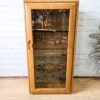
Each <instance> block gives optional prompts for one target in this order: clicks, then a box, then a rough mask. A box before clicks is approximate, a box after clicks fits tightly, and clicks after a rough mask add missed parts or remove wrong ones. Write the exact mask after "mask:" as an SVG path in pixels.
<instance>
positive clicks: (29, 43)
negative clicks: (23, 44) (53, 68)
mask: <svg viewBox="0 0 100 100" xmlns="http://www.w3.org/2000/svg"><path fill="white" fill-rule="evenodd" d="M32 48H33V43H32V41H31V40H29V41H28V49H32Z"/></svg>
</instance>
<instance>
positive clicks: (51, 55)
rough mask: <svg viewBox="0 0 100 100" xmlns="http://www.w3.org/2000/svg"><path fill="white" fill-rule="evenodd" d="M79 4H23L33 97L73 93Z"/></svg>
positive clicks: (34, 0)
mask: <svg viewBox="0 0 100 100" xmlns="http://www.w3.org/2000/svg"><path fill="white" fill-rule="evenodd" d="M78 4H79V2H78V0H24V5H25V20H26V44H27V58H28V73H29V74H28V76H29V87H30V93H71V90H72V77H73V66H74V51H75V39H76V38H75V37H76V24H77V11H78Z"/></svg>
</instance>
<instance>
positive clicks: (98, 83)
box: [0, 78, 100, 100]
mask: <svg viewBox="0 0 100 100" xmlns="http://www.w3.org/2000/svg"><path fill="white" fill-rule="evenodd" d="M0 100H100V78H99V79H95V78H74V84H73V94H67V95H65V94H64V95H55V94H54V95H32V94H29V90H28V80H27V78H0Z"/></svg>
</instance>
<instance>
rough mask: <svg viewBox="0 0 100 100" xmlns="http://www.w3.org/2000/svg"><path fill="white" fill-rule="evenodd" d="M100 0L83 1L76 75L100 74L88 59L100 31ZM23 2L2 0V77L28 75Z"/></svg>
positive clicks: (0, 65) (0, 34)
mask: <svg viewBox="0 0 100 100" xmlns="http://www.w3.org/2000/svg"><path fill="white" fill-rule="evenodd" d="M99 8H100V0H80V8H79V24H78V32H77V49H76V60H75V61H76V63H75V75H77V76H79V75H81V76H100V75H99V74H96V70H97V66H96V65H95V62H94V60H91V59H89V58H88V54H89V53H90V52H91V51H93V48H92V43H94V42H95V41H93V40H91V39H89V38H88V35H89V34H91V33H95V32H99V29H98V26H99V25H100V10H99ZM25 43H26V42H25V25H24V6H23V0H0V76H26V75H27V62H26V61H27V60H26V45H25Z"/></svg>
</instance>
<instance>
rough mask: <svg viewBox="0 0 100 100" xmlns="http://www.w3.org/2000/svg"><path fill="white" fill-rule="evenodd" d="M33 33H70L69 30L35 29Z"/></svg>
mask: <svg viewBox="0 0 100 100" xmlns="http://www.w3.org/2000/svg"><path fill="white" fill-rule="evenodd" d="M33 32H68V30H57V29H33Z"/></svg>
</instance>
